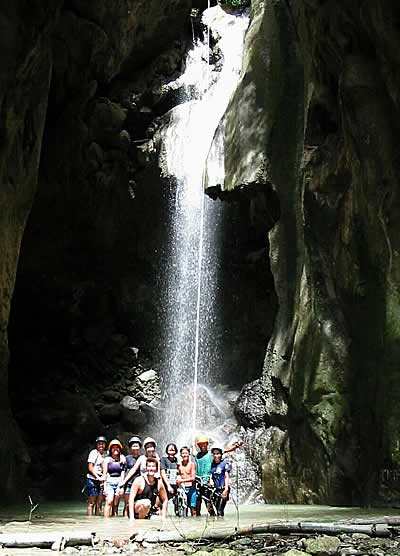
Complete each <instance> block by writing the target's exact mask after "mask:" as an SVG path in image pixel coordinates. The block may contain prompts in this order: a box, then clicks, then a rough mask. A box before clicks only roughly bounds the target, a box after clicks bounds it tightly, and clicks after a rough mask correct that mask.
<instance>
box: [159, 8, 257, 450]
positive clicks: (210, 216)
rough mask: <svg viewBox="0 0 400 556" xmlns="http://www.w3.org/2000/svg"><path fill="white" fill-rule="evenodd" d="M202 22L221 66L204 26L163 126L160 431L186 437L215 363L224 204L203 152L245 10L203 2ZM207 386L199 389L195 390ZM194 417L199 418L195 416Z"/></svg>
mask: <svg viewBox="0 0 400 556" xmlns="http://www.w3.org/2000/svg"><path fill="white" fill-rule="evenodd" d="M202 22H203V23H204V24H205V25H206V27H207V29H208V30H210V29H211V32H212V33H213V34H214V33H216V34H218V36H219V37H220V39H219V41H218V47H219V49H220V50H221V53H222V59H223V64H222V68H221V69H220V71H218V70H217V69H216V67H215V66H214V65H213V64H212V63H210V62H209V53H210V48H209V33H210V31H208V32H207V33H206V34H205V39H204V40H203V41H198V42H197V43H196V44H195V45H194V47H193V48H192V50H191V51H190V52H189V53H188V55H187V59H186V70H185V72H184V74H183V75H182V76H181V78H180V79H179V83H178V86H179V87H180V88H181V89H183V91H184V98H183V102H182V104H180V105H178V106H176V107H175V108H174V109H173V110H171V112H170V113H169V115H168V117H169V120H168V125H167V127H166V128H165V131H164V133H163V142H162V150H161V155H160V156H161V158H162V160H163V174H164V176H166V177H168V178H169V179H170V180H171V182H172V183H173V184H174V186H175V187H173V188H172V189H173V191H174V194H173V195H172V196H171V199H170V219H171V220H170V229H169V247H168V257H167V259H168V264H167V269H166V272H165V275H164V276H163V280H164V285H165V293H164V296H163V299H162V303H163V321H164V322H163V323H162V329H163V334H162V337H161V338H160V340H161V351H162V354H161V360H162V362H163V363H162V364H163V376H164V391H165V400H164V405H165V406H166V407H167V408H168V411H167V416H166V419H165V422H164V423H163V428H164V431H163V432H164V435H163V436H164V438H165V439H166V440H169V441H176V442H178V443H179V444H181V445H182V443H186V442H190V441H191V440H192V435H193V434H194V433H195V430H194V429H195V426H196V425H195V423H199V413H200V414H201V413H202V412H203V413H204V408H203V407H202V405H201V403H197V402H198V395H197V391H196V385H197V381H199V382H201V383H204V384H206V385H209V386H213V380H215V374H216V366H217V365H218V356H217V354H218V347H219V346H218V340H217V338H215V337H214V336H215V335H214V336H213V329H214V328H215V324H216V321H217V320H218V318H219V316H218V312H217V311H216V304H217V301H218V300H217V298H218V254H219V248H220V247H219V229H220V225H221V220H222V211H223V207H222V206H221V203H220V202H219V201H218V202H216V201H211V200H210V199H209V198H208V197H207V196H206V195H205V194H204V171H205V165H206V159H207V154H208V152H209V150H210V146H211V143H212V141H213V137H214V134H215V131H216V129H217V126H218V124H219V122H220V120H221V118H222V117H223V115H224V112H225V110H226V108H227V105H228V102H229V100H230V97H231V95H232V93H233V91H234V89H235V86H236V84H237V82H238V79H239V74H240V68H241V60H242V52H243V43H244V35H245V32H246V29H247V26H248V15H241V16H234V15H229V14H226V13H225V12H224V11H223V10H222V9H221V8H220V7H219V6H216V7H214V8H209V9H207V10H205V12H204V14H203V18H202ZM204 392H207V388H204V389H203V390H202V395H203V394H204ZM200 425H201V421H200Z"/></svg>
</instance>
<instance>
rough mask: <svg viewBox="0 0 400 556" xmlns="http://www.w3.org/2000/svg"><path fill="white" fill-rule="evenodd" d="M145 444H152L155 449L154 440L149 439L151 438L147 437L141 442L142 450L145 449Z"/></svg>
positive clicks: (155, 443)
mask: <svg viewBox="0 0 400 556" xmlns="http://www.w3.org/2000/svg"><path fill="white" fill-rule="evenodd" d="M147 444H154V448H157V442H156V441H155V440H154V438H151V436H148V437H147V438H145V439H144V440H143V448H145V449H146V445H147Z"/></svg>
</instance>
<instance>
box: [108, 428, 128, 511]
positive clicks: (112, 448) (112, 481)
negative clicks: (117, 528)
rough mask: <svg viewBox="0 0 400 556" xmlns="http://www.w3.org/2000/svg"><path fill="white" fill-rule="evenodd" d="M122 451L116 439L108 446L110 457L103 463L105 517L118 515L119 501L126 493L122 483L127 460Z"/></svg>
mask: <svg viewBox="0 0 400 556" xmlns="http://www.w3.org/2000/svg"><path fill="white" fill-rule="evenodd" d="M121 450H122V444H121V442H120V441H119V440H118V439H117V438H114V440H111V442H110V444H109V445H108V451H109V453H110V455H109V456H108V457H106V459H105V460H104V462H103V475H104V476H105V485H104V495H105V497H106V503H105V505H104V517H110V513H112V515H118V505H119V501H120V498H121V496H122V495H123V492H124V491H123V489H122V488H121V487H120V483H121V482H122V481H123V480H124V478H125V467H126V458H125V456H124V455H123V454H121Z"/></svg>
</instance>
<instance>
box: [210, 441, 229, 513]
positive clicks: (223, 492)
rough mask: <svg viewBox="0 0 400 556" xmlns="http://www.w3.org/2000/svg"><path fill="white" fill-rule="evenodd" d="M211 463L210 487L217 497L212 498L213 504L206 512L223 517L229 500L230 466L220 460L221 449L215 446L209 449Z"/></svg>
mask: <svg viewBox="0 0 400 556" xmlns="http://www.w3.org/2000/svg"><path fill="white" fill-rule="evenodd" d="M211 453H212V455H213V461H212V462H211V476H210V487H215V492H216V495H217V496H214V497H213V504H209V507H208V512H209V514H210V515H215V511H216V512H217V516H221V517H222V516H223V515H224V511H225V506H226V503H227V502H228V500H229V490H230V487H229V473H230V471H231V466H230V464H229V463H228V462H227V461H225V460H223V459H222V448H219V447H217V446H215V447H213V448H212V449H211Z"/></svg>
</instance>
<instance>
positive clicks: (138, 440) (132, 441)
mask: <svg viewBox="0 0 400 556" xmlns="http://www.w3.org/2000/svg"><path fill="white" fill-rule="evenodd" d="M135 442H137V443H138V444H139V446H140V447H141V446H142V441H141V440H140V438H139V437H138V436H132V437H131V438H130V439H129V442H128V446H131V445H132V444H134V443H135Z"/></svg>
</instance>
